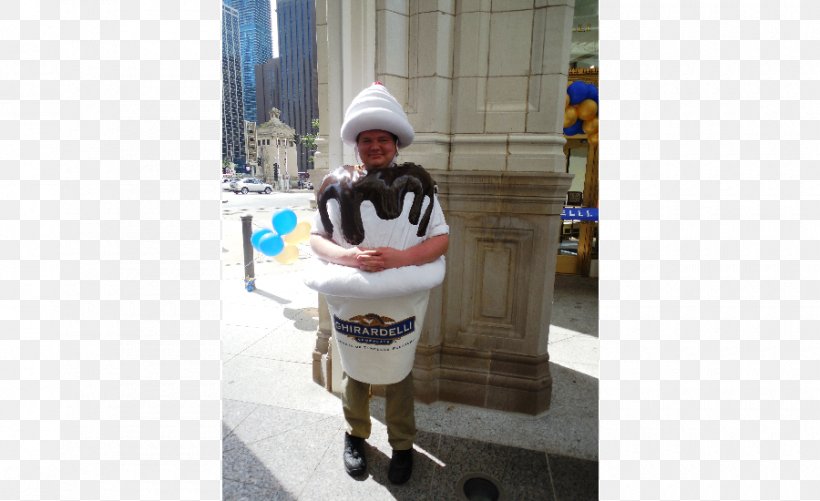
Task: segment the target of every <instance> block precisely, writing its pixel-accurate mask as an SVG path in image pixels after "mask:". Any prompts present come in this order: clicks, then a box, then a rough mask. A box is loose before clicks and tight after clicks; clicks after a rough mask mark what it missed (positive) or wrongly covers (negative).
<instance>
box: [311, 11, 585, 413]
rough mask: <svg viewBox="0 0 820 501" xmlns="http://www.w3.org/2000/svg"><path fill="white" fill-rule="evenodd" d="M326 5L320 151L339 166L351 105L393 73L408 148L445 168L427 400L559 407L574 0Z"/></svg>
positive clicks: (423, 392) (411, 157) (534, 409)
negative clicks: (442, 269) (558, 294)
mask: <svg viewBox="0 0 820 501" xmlns="http://www.w3.org/2000/svg"><path fill="white" fill-rule="evenodd" d="M316 5H317V19H321V21H322V25H321V27H320V29H317V33H318V34H319V35H318V36H319V40H317V45H318V46H319V54H320V67H319V82H320V108H322V109H321V111H320V113H322V114H323V115H322V118H321V119H320V121H321V122H322V130H320V135H321V136H322V139H323V140H326V141H327V142H326V143H324V144H323V146H320V151H321V152H322V153H321V155H322V156H324V155H328V154H329V156H324V158H325V159H329V160H330V161H331V165H329V167H330V166H335V165H338V163H341V162H334V160H336V159H339V160H342V157H344V158H343V159H344V160H345V161H349V160H348V159H349V158H350V157H351V153H352V150H350V149H345V148H344V147H342V146H341V140H340V139H339V127H340V125H341V114H342V113H343V111H344V108H345V106H346V104H347V103H348V102H349V101H350V99H352V97H353V96H354V95H355V94H356V93H358V92H359V91H360V90H361V89H362V88H364V87H365V86H367V85H369V84H370V83H371V82H372V81H373V80H376V79H378V80H381V81H382V82H383V83H385V85H386V86H387V88H388V89H389V90H390V92H391V93H392V94H393V95H394V96H396V98H397V99H398V100H399V102H400V103H402V105H403V106H404V107H405V110H406V111H407V113H408V116H409V118H410V121H411V123H412V124H413V127H414V128H415V130H416V139H415V141H414V143H413V145H411V146H410V147H408V148H406V149H404V150H402V152H401V156H400V160H401V159H405V158H406V159H407V160H408V161H413V162H416V163H419V164H422V165H424V166H425V167H426V168H427V169H428V170H430V171H431V173H432V174H433V177H434V178H435V179H436V180H437V182H438V185H439V198H440V200H441V203H442V206H443V208H444V211H445V215H446V217H447V220H448V223H449V224H450V230H451V233H450V249H449V251H448V254H447V260H448V261H447V265H448V271H447V277H446V279H445V282H444V284H443V285H442V286H441V287H438V288H437V289H435V290H433V292H432V295H431V298H430V303H429V308H428V313H427V318H426V321H425V324H426V325H425V328H424V331H423V333H422V337H421V340H420V343H419V348H418V352H417V357H416V365H415V369H414V375H415V380H416V395H417V397H418V398H419V399H420V400H422V401H425V402H432V401H436V400H447V401H453V402H461V403H466V404H470V405H477V406H481V407H488V408H495V409H503V410H509V411H517V412H526V413H532V414H535V413H539V412H542V411H544V410H546V409H547V408H548V407H549V399H550V394H551V378H550V375H549V364H548V360H549V354H548V353H547V340H548V337H549V322H550V314H551V305H552V294H553V284H554V277H555V260H556V253H557V245H558V235H559V231H560V230H559V228H560V219H559V215H560V212H561V208H562V206H563V200H564V197H565V195H566V191H567V189H568V188H569V184H570V181H571V175H569V174H564V170H565V169H564V162H565V157H564V154H563V144H564V138H563V134H562V125H563V107H564V96H565V88H566V83H567V69H568V65H569V51H570V34H571V33H570V30H571V27H572V15H573V9H574V3H573V0H506V1H491V0H461V1H458V2H454V1H452V0H449V1H448V0H438V1H433V0H431V1H409V0H376V1H374V0H366V1H364V2H354V3H351V4H347V3H345V4H343V6H340V5H339V3H336V2H328V1H326V0H318V1H317V4H316ZM320 9H321V10H322V12H323V13H324V14H325V15H322V14H319V13H318V11H319V10H320ZM334 9H335V10H339V11H340V12H331V11H333V10H334ZM371 9H372V10H371ZM339 47H341V48H342V50H341V51H339ZM333 51H337V52H334V54H335V56H331V52H333ZM338 52H341V53H338ZM323 54H324V56H323ZM371 64H372V65H373V66H372V67H371V66H370V65H371ZM325 115H327V116H328V117H329V118H330V120H329V123H328V124H327V125H328V126H327V128H325V120H324V117H325ZM322 148H325V150H322ZM340 150H341V151H344V154H343V155H340V154H338V153H335V152H338V151H340ZM334 153H335V154H334ZM324 335H325V333H323V332H322V327H321V326H320V333H319V337H320V338H322V337H323V336H324ZM323 344H327V343H323ZM335 370H336V369H334V371H335Z"/></svg>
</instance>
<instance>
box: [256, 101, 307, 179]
mask: <svg viewBox="0 0 820 501" xmlns="http://www.w3.org/2000/svg"><path fill="white" fill-rule="evenodd" d="M268 116H269V117H270V119H269V120H268V121H267V122H265V123H263V124H261V125H259V126H258V127H257V128H256V142H257V155H258V160H257V166H256V172H255V175H256V176H257V177H259V178H260V179H263V180H264V181H265V182H266V183H269V184H271V185H273V186H275V187H276V188H277V189H289V188H290V187H291V186H293V185H294V184H295V183H296V180H297V178H298V170H297V161H296V159H297V151H296V131H295V130H294V129H293V127H291V126H290V125H288V124H286V123H283V122H282V121H281V120H280V119H279V116H280V112H279V110H278V109H276V108H272V109H271V110H270V112H269V114H268ZM275 166H278V169H277V168H276V167H275ZM286 181H287V184H286Z"/></svg>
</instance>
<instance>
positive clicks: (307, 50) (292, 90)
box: [276, 0, 319, 171]
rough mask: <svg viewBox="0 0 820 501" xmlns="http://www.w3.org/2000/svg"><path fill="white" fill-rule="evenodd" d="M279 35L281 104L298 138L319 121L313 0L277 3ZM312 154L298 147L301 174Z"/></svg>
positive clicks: (283, 113) (283, 0)
mask: <svg viewBox="0 0 820 501" xmlns="http://www.w3.org/2000/svg"><path fill="white" fill-rule="evenodd" d="M276 19H277V24H276V26H277V28H278V31H279V100H280V104H281V107H280V109H281V110H282V117H281V119H282V121H283V122H285V123H286V124H288V125H290V126H291V127H293V128H294V129H296V134H297V135H300V136H301V135H304V134H309V133H311V132H313V130H312V128H311V121H312V120H313V119H315V118H319V96H318V93H319V92H318V88H319V83H318V75H317V57H316V9H315V6H314V2H313V0H277V1H276ZM309 153H310V152H309V151H308V150H307V148H306V147H304V146H303V145H301V144H299V145H298V146H297V157H298V160H297V161H298V164H297V165H298V166H299V170H300V171H305V170H308V169H312V168H313V166H312V164H309V163H308V158H309Z"/></svg>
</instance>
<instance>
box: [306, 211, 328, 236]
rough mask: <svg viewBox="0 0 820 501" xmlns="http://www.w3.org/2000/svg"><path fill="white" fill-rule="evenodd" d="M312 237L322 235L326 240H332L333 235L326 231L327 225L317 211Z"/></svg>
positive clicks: (314, 217) (311, 231)
mask: <svg viewBox="0 0 820 501" xmlns="http://www.w3.org/2000/svg"><path fill="white" fill-rule="evenodd" d="M310 234H311V235H321V236H323V237H325V238H331V235H330V234H329V233H328V232H326V231H325V225H323V224H322V215H321V213H320V211H319V210H318V209H317V210H316V214H315V215H314V216H313V228H312V229H311V230H310Z"/></svg>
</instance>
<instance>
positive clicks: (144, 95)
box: [0, 0, 221, 500]
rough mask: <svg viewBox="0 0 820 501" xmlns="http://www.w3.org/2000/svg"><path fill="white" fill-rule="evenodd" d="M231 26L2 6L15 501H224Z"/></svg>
mask: <svg viewBox="0 0 820 501" xmlns="http://www.w3.org/2000/svg"><path fill="white" fill-rule="evenodd" d="M220 14H221V13H220V3H219V2H218V1H217V0H214V1H206V2H194V1H181V0H140V1H139V2H137V1H121V2H118V1H113V0H112V1H109V0H82V1H78V0H25V1H19V2H18V1H14V0H13V1H7V2H3V4H2V6H0V162H2V164H1V165H0V185H2V191H3V195H2V198H1V199H0V499H26V500H29V499H30V500H36V499H60V500H77V499H83V500H87V499H111V500H120V499H139V500H148V499H191V500H202V499H219V496H220V476H221V472H220V455H221V446H220V437H221V429H220V401H219V398H220V393H219V377H220V365H219V356H220V355H219V315H220V313H219V312H220V308H219V306H220V305H219V275H220V267H219V259H220V247H219V240H220V221H219V184H218V182H217V179H218V178H219V172H220V157H221V154H220V150H221V147H220V109H221V108H220V106H221V105H220V95H221V77H220V74H221V73H220V21H219V18H220Z"/></svg>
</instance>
